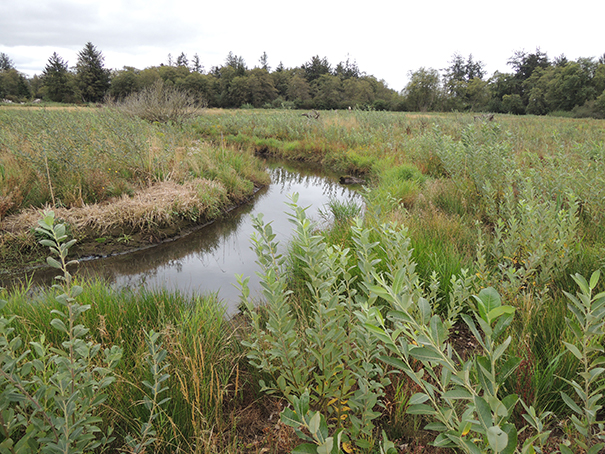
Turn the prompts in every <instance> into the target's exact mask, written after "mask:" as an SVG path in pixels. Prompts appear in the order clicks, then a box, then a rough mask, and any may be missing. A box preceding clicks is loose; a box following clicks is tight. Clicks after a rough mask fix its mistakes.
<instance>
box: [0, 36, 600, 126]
mask: <svg viewBox="0 0 605 454" xmlns="http://www.w3.org/2000/svg"><path fill="white" fill-rule="evenodd" d="M103 62H104V57H103V54H102V52H101V51H100V50H98V49H97V48H96V47H95V46H94V45H93V44H92V43H87V44H86V45H85V46H84V48H83V49H82V51H80V52H79V53H78V60H77V63H76V65H75V66H73V67H69V66H68V62H67V61H65V60H63V59H62V58H61V57H60V56H59V55H57V53H53V55H51V56H50V58H49V59H48V63H47V64H46V67H45V68H44V71H43V72H42V74H41V75H35V76H33V77H31V78H28V77H27V76H26V75H24V74H23V73H21V72H19V70H18V69H17V68H15V65H14V63H13V61H12V60H11V58H10V56H9V55H7V54H5V53H0V101H4V102H7V101H10V102H28V101H32V100H34V99H42V100H45V101H54V102H63V103H90V102H93V103H99V102H103V101H104V100H107V99H108V98H111V99H113V100H118V101H119V100H122V99H124V98H125V97H127V96H129V95H130V94H132V93H135V92H137V91H139V90H141V89H143V88H145V87H148V86H151V85H153V84H154V83H156V82H157V81H160V80H161V81H163V83H164V84H168V85H172V86H174V87H178V88H182V89H184V90H188V91H189V92H190V93H191V95H192V96H194V97H195V98H196V99H197V100H199V101H200V102H203V103H204V104H205V105H207V106H208V107H222V108H246V107H250V108H252V107H254V108H290V109H348V108H353V109H366V110H393V111H423V112H428V111H443V112H451V111H460V112H462V111H474V112H495V113H511V114H519V115H521V114H533V115H546V114H555V115H566V116H575V117H595V118H605V54H604V55H603V56H601V57H600V58H598V59H596V58H594V57H586V58H578V59H577V60H575V61H574V60H568V59H567V58H566V57H565V56H564V55H561V56H559V57H555V58H552V59H551V58H549V56H548V55H547V54H546V52H542V51H541V50H540V49H536V50H535V51H534V52H533V53H528V52H525V51H517V52H515V53H514V54H513V55H512V57H510V59H509V60H508V62H507V63H508V65H509V66H510V69H511V71H510V72H506V73H502V72H498V71H497V72H495V73H494V74H493V75H492V76H491V77H487V75H486V72H485V67H484V64H483V63H482V62H481V61H478V60H475V59H474V58H473V56H472V55H469V56H468V57H465V56H462V55H459V54H454V55H453V56H452V59H451V60H450V61H449V62H446V63H445V68H443V69H434V68H424V67H422V68H420V69H418V70H416V71H411V72H410V73H409V82H408V84H407V85H406V87H405V88H404V89H403V90H402V91H401V92H397V91H395V90H393V89H390V88H388V86H387V85H386V83H385V82H384V81H383V80H378V79H377V78H376V77H374V76H372V75H369V74H366V73H365V72H363V71H362V70H361V69H360V68H359V67H358V66H357V63H356V62H355V61H351V60H349V59H347V60H346V61H343V62H340V63H338V64H336V65H333V64H332V63H330V62H329V61H328V59H327V58H326V57H323V58H321V57H319V56H314V57H312V58H311V59H310V60H309V61H307V62H305V63H303V64H301V65H300V66H297V67H295V68H286V67H284V65H283V64H281V63H280V64H279V65H277V66H276V67H274V68H272V67H270V66H269V64H268V56H267V54H266V53H263V54H262V55H261V57H260V58H259V61H258V63H257V64H255V65H254V66H253V67H249V66H248V65H247V64H246V62H245V61H244V59H243V58H242V57H240V56H237V55H235V54H233V53H231V52H230V53H229V54H228V55H227V57H226V59H225V63H224V64H223V65H222V66H214V67H211V68H208V69H206V68H205V67H204V66H203V64H202V62H201V61H200V59H199V57H198V55H197V54H195V55H193V57H192V58H191V59H190V58H189V57H188V56H187V55H185V53H181V54H180V55H179V56H178V57H176V59H174V58H173V57H172V56H171V55H168V60H167V62H166V63H162V64H159V65H158V66H152V67H149V68H145V69H137V68H134V67H130V66H125V67H124V68H122V69H107V68H105V67H104V63H103Z"/></svg>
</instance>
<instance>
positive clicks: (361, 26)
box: [0, 0, 605, 91]
mask: <svg viewBox="0 0 605 454" xmlns="http://www.w3.org/2000/svg"><path fill="white" fill-rule="evenodd" d="M604 17H605V1H603V0H590V1H587V0H575V1H573V2H563V1H560V2H546V1H543V0H540V1H536V0H508V1H493V0H491V1H490V0H481V1H479V0H466V1H460V0H457V1H456V0H416V1H414V2H412V1H409V0H399V1H395V0H391V1H386V0H374V1H355V0H352V1H351V0H349V1H340V0H339V1H335V0H296V1H292V0H290V1H288V0H213V1H209V0H187V1H186V0H169V1H164V0H0V52H4V53H6V54H8V55H9V57H10V58H11V59H12V60H13V62H14V63H15V66H16V67H17V69H18V70H19V71H22V72H23V73H25V74H28V75H30V76H31V75H33V74H40V73H41V72H42V70H43V69H44V66H45V65H46V63H47V61H48V58H49V57H50V56H51V55H52V53H53V52H57V53H58V54H59V55H60V56H61V57H62V58H63V59H64V60H67V61H68V63H69V65H70V66H72V65H75V63H76V60H77V53H78V52H79V51H80V50H81V49H82V48H83V47H84V45H85V44H86V43H87V42H88V41H90V42H92V43H93V44H94V45H95V46H96V47H97V49H98V50H100V51H101V52H102V53H103V55H104V56H105V66H106V67H107V68H113V69H120V68H122V67H123V66H125V65H127V66H134V67H136V68H139V69H143V68H146V67H148V66H155V65H159V64H160V63H166V62H167V61H168V54H169V53H171V54H172V56H173V58H174V59H176V57H177V56H178V55H179V54H180V53H181V52H185V54H186V55H187V57H188V58H189V59H190V60H191V58H192V57H193V55H194V54H195V53H197V54H198V55H199V57H200V60H201V62H202V64H203V65H204V67H205V69H206V70H209V69H210V68H211V67H212V66H220V65H222V64H223V63H224V61H225V57H226V56H227V54H228V53H229V52H230V51H231V52H233V53H234V54H236V55H238V56H242V57H243V58H244V60H245V61H246V63H247V65H248V67H254V66H256V65H258V60H259V58H260V56H261V55H262V53H263V52H266V53H267V55H268V58H269V65H270V66H271V67H272V68H275V67H276V66H277V65H278V64H279V62H280V61H281V62H283V64H284V65H285V66H286V67H294V66H299V65H302V64H303V63H305V62H307V61H309V60H310V59H311V57H312V56H314V55H319V56H320V57H324V56H325V57H327V58H328V60H329V62H330V63H331V64H332V66H336V64H337V63H338V62H340V61H345V60H346V59H347V58H349V59H350V60H351V61H356V62H357V64H358V66H359V68H360V69H361V70H362V71H364V72H366V73H367V74H371V75H373V76H375V77H376V78H378V79H383V80H385V81H386V83H387V84H388V86H389V87H390V88H393V89H395V90H398V91H399V90H401V89H402V88H403V87H404V86H405V84H406V82H407V80H408V73H409V72H410V71H414V70H417V69H419V68H420V67H427V68H428V67H432V68H436V69H442V68H444V67H446V66H447V65H448V62H449V61H450V60H451V57H452V55H453V54H454V53H456V52H457V53H459V54H461V55H463V56H464V57H467V56H468V55H469V54H471V53H472V54H473V57H474V59H475V60H480V61H482V62H483V63H484V64H485V69H486V70H487V74H488V75H490V76H491V75H492V74H493V73H494V71H496V70H498V71H507V72H509V71H510V67H509V66H507V64H506V63H507V60H508V59H509V58H510V57H511V56H512V55H513V53H514V52H515V51H517V50H525V51H526V52H534V51H535V49H536V48H538V47H539V48H540V50H542V51H543V52H547V54H548V56H549V57H550V58H554V57H556V56H559V55H561V54H565V55H566V56H567V58H568V59H570V60H573V59H576V58H578V57H598V56H600V55H603V54H604V53H605V26H604V25H603V19H604Z"/></svg>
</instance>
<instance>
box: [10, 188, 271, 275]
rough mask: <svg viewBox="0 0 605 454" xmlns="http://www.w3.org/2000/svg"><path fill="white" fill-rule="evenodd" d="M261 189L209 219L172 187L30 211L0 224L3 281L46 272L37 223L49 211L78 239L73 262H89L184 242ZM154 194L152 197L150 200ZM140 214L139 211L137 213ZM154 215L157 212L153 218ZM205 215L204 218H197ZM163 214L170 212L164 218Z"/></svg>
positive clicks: (74, 247)
mask: <svg viewBox="0 0 605 454" xmlns="http://www.w3.org/2000/svg"><path fill="white" fill-rule="evenodd" d="M263 188H266V185H255V187H254V190H253V193H252V194H251V195H249V196H248V197H246V198H244V199H242V200H239V201H238V203H231V202H230V203H229V204H227V205H226V206H224V207H221V208H217V207H215V208H214V210H213V211H212V212H213V213H214V214H215V215H214V216H213V217H210V216H209V215H208V214H209V211H210V210H208V209H207V208H206V209H205V210H204V208H205V207H200V206H199V205H196V204H195V203H193V204H191V205H186V206H184V205H183V203H182V202H183V198H182V195H183V194H182V191H180V193H177V192H175V191H174V187H172V188H171V190H166V188H164V189H159V191H158V189H157V188H155V189H154V190H153V191H145V192H144V193H143V194H139V195H138V197H133V198H126V197H124V198H122V199H121V200H120V201H119V202H116V201H109V202H105V203H103V204H100V205H95V206H91V205H88V206H85V207H80V208H70V209H66V208H51V207H47V208H44V209H30V210H26V211H25V212H22V213H20V214H18V215H14V216H10V217H7V218H5V219H3V220H2V222H0V261H1V262H2V267H1V268H0V279H5V278H10V276H14V275H19V274H21V275H22V274H23V273H26V272H28V271H32V270H36V269H39V268H47V265H46V257H47V256H48V255H49V253H50V252H49V249H48V248H47V247H43V246H41V245H39V244H38V241H39V240H40V238H39V237H38V236H37V234H36V233H35V228H36V226H37V222H38V220H40V219H42V217H43V213H44V212H45V211H47V210H52V211H54V212H55V218H56V219H57V220H58V221H62V222H64V223H65V224H66V225H67V226H68V233H69V234H70V237H73V238H76V239H77V242H76V244H75V245H74V246H73V247H72V249H71V250H70V258H72V259H77V260H83V261H89V260H94V259H98V258H106V257H111V256H116V255H123V254H129V253H133V252H136V251H141V250H145V249H148V248H151V247H154V246H157V245H160V244H163V243H166V242H171V241H175V240H178V239H181V238H184V237H186V236H187V235H190V234H191V233H194V232H196V231H198V230H200V229H202V228H204V227H206V226H208V225H210V224H212V223H213V222H215V221H217V220H219V219H221V218H222V217H224V216H225V215H227V214H228V213H230V212H231V211H232V210H234V209H236V208H237V207H239V206H241V205H245V204H246V203H248V202H249V201H250V200H251V199H252V198H253V197H254V195H255V194H256V193H257V192H258V191H259V190H262V189H263ZM185 190H186V189H185ZM150 192H152V193H153V195H152V196H151V197H150V198H149V193H150ZM160 193H162V196H160V195H159V194H160ZM179 196H181V198H179ZM145 197H147V198H149V200H148V201H147V202H148V205H149V208H150V210H144V209H143V210H142V209H141V208H142V203H141V199H143V198H145ZM162 200H171V201H172V202H171V206H170V207H169V208H165V207H164V208H163V207H162V205H163V204H162ZM179 204H180V206H179ZM164 205H165V204H164ZM132 207H135V208H132ZM175 207H178V208H180V211H177V210H175V209H174V208H175ZM192 207H193V209H192ZM137 210H138V213H135V212H134V211H137ZM150 211H152V212H153V211H155V213H152V215H151V216H150V215H149V212H150ZM204 211H205V212H206V215H199V213H200V212H204ZM162 212H165V213H169V214H168V215H161V214H160V213H162ZM192 213H195V216H193V215H192ZM137 214H138V218H137V217H136V216H137Z"/></svg>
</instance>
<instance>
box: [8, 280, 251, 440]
mask: <svg viewBox="0 0 605 454" xmlns="http://www.w3.org/2000/svg"><path fill="white" fill-rule="evenodd" d="M83 287H84V292H83V293H82V295H81V296H80V297H79V301H80V302H81V303H82V304H90V305H91V309H90V310H89V311H88V312H86V314H85V316H84V319H83V320H82V323H83V324H84V325H85V326H87V327H88V328H90V336H91V338H92V339H93V340H94V341H95V342H98V343H100V344H101V345H102V346H103V347H104V348H105V347H108V346H111V345H119V346H121V347H122V348H123V349H124V356H123V359H122V361H121V362H120V364H119V366H118V367H117V369H116V375H117V377H118V380H117V382H116V383H115V384H114V386H112V388H111V390H110V392H109V398H108V402H107V404H106V405H105V407H104V410H103V412H102V414H101V415H100V416H101V417H103V421H104V429H106V428H107V427H114V428H115V430H116V434H117V436H118V440H117V441H116V442H114V445H115V446H116V447H121V443H123V438H122V437H125V436H126V435H127V434H133V433H137V430H138V424H139V422H140V421H145V420H146V417H147V415H146V410H145V408H144V407H143V406H142V405H140V402H142V399H143V396H144V392H145V388H144V387H143V386H142V385H141V382H142V380H149V379H150V378H151V375H150V372H149V370H148V364H147V362H146V361H145V357H146V355H147V346H146V343H145V335H144V330H147V331H149V330H154V331H156V332H159V333H161V335H162V339H163V345H164V348H166V350H167V351H168V353H169V355H168V358H169V359H168V362H169V363H170V366H169V368H168V370H167V372H168V373H169V374H170V375H171V376H170V379H169V380H168V382H167V386H168V391H167V392H166V396H165V397H169V398H170V400H169V401H168V403H166V404H164V405H163V408H164V412H163V413H162V414H161V416H160V418H159V420H158V423H157V425H156V428H155V429H156V430H157V431H158V441H157V442H156V443H155V448H154V449H156V452H173V450H174V449H176V448H177V447H180V449H184V450H185V451H186V452H204V451H203V450H201V449H198V448H199V447H200V446H203V445H204V444H211V445H215V444H216V445H222V442H223V440H220V439H214V438H215V437H216V435H214V434H218V433H225V432H229V430H230V429H231V427H229V424H231V422H230V418H229V417H227V416H226V415H225V414H224V411H233V409H234V408H235V407H237V405H236V403H237V402H238V401H239V400H240V399H241V398H242V396H241V393H242V391H241V388H239V386H242V385H241V383H242V382H243V379H241V378H240V379H239V380H241V382H238V371H239V367H240V366H239V362H240V358H241V355H242V351H241V346H239V343H238V342H237V340H236V338H235V337H234V336H235V331H234V327H233V325H232V324H231V323H230V322H229V321H228V320H227V319H226V317H225V309H224V307H223V306H222V304H221V303H220V302H219V301H218V300H217V299H216V297H215V296H213V295H210V296H207V297H195V298H193V299H191V298H188V297H185V296H184V295H182V294H179V293H177V292H167V291H163V290H159V291H153V292H152V291H147V290H144V289H142V290H140V291H130V290H119V291H118V290H112V289H111V288H109V287H108V286H107V285H106V284H105V283H104V282H100V281H93V282H86V283H83ZM32 292H33V290H32V289H31V288H28V286H27V285H24V286H22V287H20V288H16V289H14V290H13V291H11V293H10V294H5V295H4V297H6V299H7V300H8V304H7V307H6V309H5V310H6V311H8V312H9V313H13V314H15V315H16V317H17V320H18V323H16V324H15V327H16V332H17V333H18V334H20V335H21V336H22V337H23V339H24V342H29V341H30V340H34V339H37V338H38V337H39V336H40V335H41V334H44V335H45V336H46V339H47V342H48V343H49V344H52V345H59V344H60V343H61V342H62V341H63V340H64V339H63V337H62V335H61V334H60V333H58V331H57V330H55V329H53V328H52V327H51V326H50V321H51V319H52V318H53V315H52V314H51V313H50V311H51V310H55V309H59V307H58V304H57V303H56V301H55V300H54V298H53V297H52V295H53V294H54V290H52V289H48V290H44V291H36V292H35V293H32ZM32 295H35V296H32ZM244 369H245V368H244ZM241 375H242V376H243V375H244V372H243V371H242V373H241ZM227 401H229V402H230V405H227ZM120 440H122V441H120ZM196 447H197V448H196Z"/></svg>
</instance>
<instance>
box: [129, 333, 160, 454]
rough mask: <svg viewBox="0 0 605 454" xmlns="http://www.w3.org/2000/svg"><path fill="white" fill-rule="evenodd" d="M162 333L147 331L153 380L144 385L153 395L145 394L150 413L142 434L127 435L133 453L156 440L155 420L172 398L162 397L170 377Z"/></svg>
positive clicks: (142, 426) (142, 450) (143, 425)
mask: <svg viewBox="0 0 605 454" xmlns="http://www.w3.org/2000/svg"><path fill="white" fill-rule="evenodd" d="M159 339H160V334H159V333H156V332H155V331H153V330H151V331H150V332H147V331H145V342H146V343H147V348H148V351H149V356H148V357H147V363H148V365H149V369H150V371H151V376H152V377H153V378H152V380H153V381H152V382H149V381H146V380H144V381H143V385H144V386H145V387H146V388H147V389H148V390H149V391H148V392H150V394H151V396H149V395H145V397H144V398H143V405H144V406H145V409H146V410H147V412H148V413H149V417H148V419H147V421H145V422H144V423H143V424H142V425H141V430H140V434H139V436H138V437H137V439H135V438H133V437H132V436H130V435H128V436H126V440H125V441H126V444H127V445H128V446H129V447H130V449H131V452H132V453H133V454H140V453H144V452H145V450H146V448H147V446H149V445H151V444H153V443H154V442H155V441H156V438H155V437H156V435H157V431H156V430H155V429H154V422H155V421H156V420H157V419H158V416H160V412H161V410H162V405H163V404H165V403H166V402H168V401H169V400H170V397H163V398H161V395H162V394H165V391H167V390H168V387H167V386H166V385H165V384H164V382H166V380H168V379H169V378H170V375H169V374H167V373H165V371H166V369H167V368H168V364H167V363H166V362H165V360H166V356H167V355H168V352H167V351H166V350H164V349H163V348H162V345H161V344H160V343H159Z"/></svg>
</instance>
